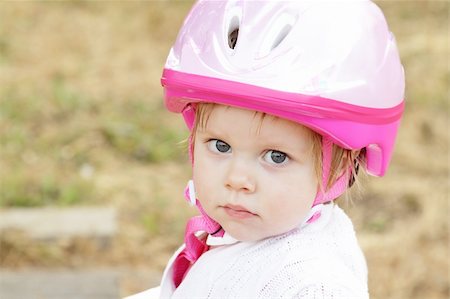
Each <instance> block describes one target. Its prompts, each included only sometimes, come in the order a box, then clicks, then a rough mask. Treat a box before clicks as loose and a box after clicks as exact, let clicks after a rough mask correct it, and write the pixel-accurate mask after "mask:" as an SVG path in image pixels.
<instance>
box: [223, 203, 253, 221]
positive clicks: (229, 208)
mask: <svg viewBox="0 0 450 299" xmlns="http://www.w3.org/2000/svg"><path fill="white" fill-rule="evenodd" d="M222 208H223V209H224V211H225V213H227V215H228V216H230V217H233V218H238V219H247V218H251V217H254V216H258V215H257V214H254V213H252V212H250V211H249V210H247V209H246V208H245V207H243V206H239V205H231V204H228V205H225V206H222Z"/></svg>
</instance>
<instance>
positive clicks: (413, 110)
mask: <svg viewBox="0 0 450 299" xmlns="http://www.w3.org/2000/svg"><path fill="white" fill-rule="evenodd" d="M378 3H379V4H380V6H381V7H382V8H383V9H384V11H385V14H386V16H387V18H388V21H389V23H390V25H391V29H392V30H393V31H394V33H395V34H396V37H397V40H398V44H399V48H400V51H401V56H402V59H403V62H404V65H405V70H406V75H407V108H406V113H405V117H404V120H403V123H402V127H401V131H400V134H399V138H398V143H397V147H396V150H395V154H394V158H393V162H392V167H391V168H390V170H389V173H388V175H387V176H386V177H385V178H382V179H370V180H369V181H368V182H367V187H366V189H365V191H364V193H363V196H362V199H361V200H356V202H355V204H354V205H351V206H348V207H346V209H347V210H348V211H349V213H350V214H351V216H352V218H353V219H354V223H355V226H356V229H357V232H358V236H359V239H360V242H361V245H362V247H363V249H364V251H365V253H366V256H367V260H368V264H369V273H370V277H369V280H370V290H371V295H372V296H371V297H372V298H398V299H401V298H427V299H428V298H448V297H449V295H450V294H449V292H450V289H449V272H448V271H449V256H448V252H449V248H448V245H449V230H448V228H449V227H448V218H449V206H448V199H449V198H448V194H449V189H448V187H449V148H448V146H449V132H448V128H449V126H448V125H449V124H448V116H449V114H448V108H449V101H448V96H449V93H448V92H449V91H448V86H449V61H448V59H449V32H448V26H449V24H448V17H449V14H448V11H449V3H448V2H445V1H382V2H378ZM189 7H190V3H189V2H172V1H159V2H132V3H123V2H101V3H100V2H98V3H97V2H94V3H89V2H82V1H73V2H64V3H61V2H50V3H43V2H40V3H39V2H21V3H13V2H2V3H0V82H1V88H0V136H1V140H0V144H1V148H0V154H1V157H0V163H1V167H0V169H1V170H0V171H1V173H0V176H1V177H0V178H1V192H0V204H1V205H2V206H11V205H43V204H44V205H45V204H52V205H55V204H56V205H66V204H81V203H82V204H107V205H114V206H116V207H117V208H118V209H119V210H120V215H121V216H120V224H121V231H120V234H119V236H118V237H117V238H116V239H115V240H113V242H112V244H110V245H109V246H107V247H106V248H99V247H98V246H100V245H99V244H95V243H92V242H90V241H89V240H65V241H64V242H62V243H55V244H41V243H39V244H36V243H33V242H32V241H31V240H29V239H27V237H26V236H23V235H17V234H13V235H10V234H8V235H4V236H2V238H1V243H0V249H1V254H0V263H1V265H2V266H4V267H22V266H30V265H31V266H46V267H55V266H71V267H85V266H87V265H90V264H91V265H92V263H94V262H95V263H97V264H98V265H108V264H114V265H122V266H127V267H132V268H151V269H156V270H161V269H162V267H163V266H164V263H165V261H166V259H167V257H168V256H169V255H170V254H171V251H172V250H173V249H174V248H175V247H176V246H177V244H179V242H180V240H181V239H182V233H183V229H184V221H185V219H186V217H188V216H189V215H191V213H192V212H193V211H192V210H190V209H189V208H188V207H187V205H184V203H183V199H182V197H181V190H182V189H183V187H184V184H185V182H186V180H187V179H188V177H189V171H190V170H189V163H188V162H187V160H186V157H185V156H184V154H183V152H182V150H180V147H179V146H177V145H176V143H177V142H178V141H179V140H181V139H183V138H184V136H185V135H186V133H187V132H186V131H184V125H183V124H182V121H181V119H179V118H178V117H177V116H174V115H170V114H169V113H166V112H165V111H164V109H163V107H162V101H161V88H160V85H159V76H160V73H161V69H162V66H163V63H164V60H165V57H166V55H167V52H168V49H169V47H170V45H171V43H172V42H173V41H174V39H175V36H176V33H177V30H178V28H179V27H180V25H181V22H182V18H183V16H184V15H185V14H186V13H187V11H188V9H189ZM180 132H181V133H180ZM179 162H181V163H179ZM30 202H31V204H30ZM24 247H28V248H29V249H27V250H23V248H24ZM138 287H139V286H135V288H138ZM140 287H145V286H140ZM130 291H133V290H130Z"/></svg>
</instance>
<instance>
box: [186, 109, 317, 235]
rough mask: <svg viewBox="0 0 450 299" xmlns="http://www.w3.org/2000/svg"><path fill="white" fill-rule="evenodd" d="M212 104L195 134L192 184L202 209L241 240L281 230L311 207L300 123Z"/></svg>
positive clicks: (310, 174) (313, 185) (307, 149)
mask: <svg viewBox="0 0 450 299" xmlns="http://www.w3.org/2000/svg"><path fill="white" fill-rule="evenodd" d="M260 116H261V114H258V115H255V112H254V111H248V110H243V109H238V108H232V107H226V106H219V105H218V106H215V107H214V108H213V109H212V111H211V113H210V115H209V119H208V122H207V125H206V126H205V127H204V128H202V127H201V126H199V127H198V129H197V131H196V132H195V148H194V182H195V188H196V194H197V198H198V199H199V201H200V202H201V204H202V206H203V208H204V210H205V211H206V213H207V214H208V215H209V216H210V217H211V218H213V219H214V220H216V221H217V222H218V223H220V224H221V225H222V227H223V228H224V229H225V231H226V232H227V233H229V234H230V235H231V236H233V237H234V238H236V239H238V240H241V241H255V240H260V239H263V238H266V237H270V236H274V235H278V234H281V233H284V232H287V231H289V230H291V229H293V228H295V227H296V226H298V225H299V224H300V222H301V221H302V220H303V219H304V218H305V217H306V214H307V213H308V211H309V210H310V208H311V205H312V203H313V200H314V197H315V195H316V191H317V179H316V175H315V172H314V165H313V164H314V163H313V160H314V159H313V156H312V154H311V147H312V138H311V134H310V132H309V131H308V129H306V128H305V127H303V126H301V125H298V124H295V123H293V122H290V121H287V120H284V119H280V118H275V117H272V116H269V115H266V116H265V117H264V118H263V119H261V117H260Z"/></svg>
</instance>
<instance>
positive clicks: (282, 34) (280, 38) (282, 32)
mask: <svg viewBox="0 0 450 299" xmlns="http://www.w3.org/2000/svg"><path fill="white" fill-rule="evenodd" d="M291 29H292V25H291V24H286V25H285V26H284V27H283V29H281V30H280V32H279V33H278V35H277V37H276V38H275V39H274V41H273V44H272V47H271V50H273V49H275V48H276V47H277V46H278V45H279V44H280V43H281V42H282V41H283V40H284V38H285V37H286V36H287V35H288V34H289V32H290V31H291Z"/></svg>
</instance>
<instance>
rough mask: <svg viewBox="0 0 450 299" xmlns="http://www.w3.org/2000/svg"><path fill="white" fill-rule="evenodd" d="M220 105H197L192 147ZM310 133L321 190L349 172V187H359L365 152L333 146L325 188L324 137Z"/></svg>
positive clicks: (327, 187)
mask: <svg viewBox="0 0 450 299" xmlns="http://www.w3.org/2000/svg"><path fill="white" fill-rule="evenodd" d="M216 105H218V104H214V103H198V104H197V105H196V113H195V122H194V127H193V129H192V132H191V137H190V138H191V141H192V147H194V146H195V145H194V140H195V133H196V131H197V129H198V128H199V127H200V128H205V127H206V125H207V124H208V120H209V116H210V115H211V112H212V110H213V109H214V107H215V106H216ZM266 115H267V114H266V113H264V112H259V111H255V117H256V116H260V121H261V124H262V121H263V120H264V118H265V117H266ZM308 132H309V133H310V134H311V135H310V136H311V140H312V147H311V153H312V154H313V157H314V161H313V163H314V169H315V174H316V177H317V181H318V183H319V188H320V189H321V190H323V191H327V190H328V189H329V188H331V187H332V186H333V184H334V183H335V182H336V180H337V179H338V178H339V177H340V176H341V175H342V174H344V173H345V172H347V175H348V177H349V178H350V181H349V187H351V186H352V185H353V184H354V183H356V185H358V180H357V174H358V170H359V167H360V165H361V166H363V168H364V164H363V162H364V154H365V151H364V150H349V149H345V148H342V147H340V146H338V145H336V144H333V150H332V155H331V167H330V175H329V177H328V180H327V182H326V184H325V186H324V184H323V182H322V169H323V165H322V135H320V134H319V133H317V132H315V131H313V130H311V129H308Z"/></svg>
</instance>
